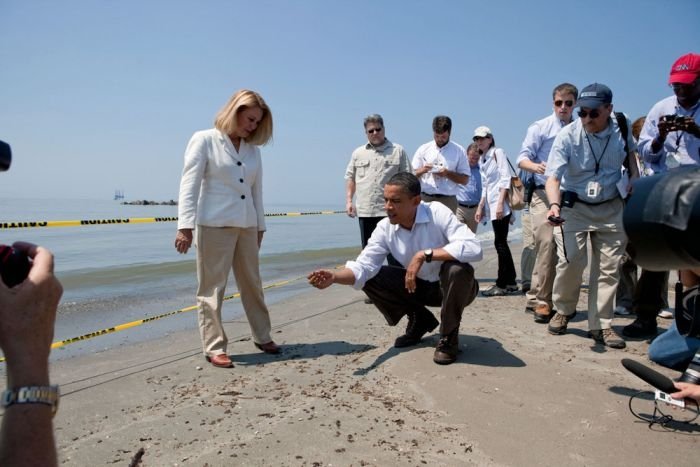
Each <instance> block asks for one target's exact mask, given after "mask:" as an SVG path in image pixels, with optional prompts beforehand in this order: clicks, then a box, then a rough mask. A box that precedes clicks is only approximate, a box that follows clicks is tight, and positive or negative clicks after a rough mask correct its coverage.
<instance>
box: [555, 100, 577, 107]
mask: <svg viewBox="0 0 700 467" xmlns="http://www.w3.org/2000/svg"><path fill="white" fill-rule="evenodd" d="M563 104H566V106H567V107H573V106H574V101H561V100H560V101H554V107H561V106H562V105H563Z"/></svg>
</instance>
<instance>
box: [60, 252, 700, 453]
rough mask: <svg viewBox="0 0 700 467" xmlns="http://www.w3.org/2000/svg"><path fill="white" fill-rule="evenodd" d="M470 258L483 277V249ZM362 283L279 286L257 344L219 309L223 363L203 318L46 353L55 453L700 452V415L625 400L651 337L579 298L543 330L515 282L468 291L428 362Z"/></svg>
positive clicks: (636, 384)
mask: <svg viewBox="0 0 700 467" xmlns="http://www.w3.org/2000/svg"><path fill="white" fill-rule="evenodd" d="M513 254H514V257H515V258H516V259H517V258H519V250H517V249H514V251H513ZM476 267H477V277H478V278H479V279H480V284H481V287H482V288H486V287H487V286H489V285H491V283H492V282H491V281H492V280H493V278H494V277H495V270H496V260H495V255H494V254H493V252H492V251H489V252H488V253H487V257H486V258H485V260H484V261H482V262H481V263H478V264H477V265H476ZM363 299H364V295H363V294H362V293H361V292H357V291H354V290H352V289H351V288H349V287H345V286H333V287H331V288H330V289H328V290H325V291H318V290H316V289H313V288H311V287H309V289H308V291H307V292H304V293H302V294H299V295H296V296H293V297H291V298H287V299H285V300H282V301H280V302H276V303H273V304H272V305H271V306H270V309H271V313H272V315H273V325H274V327H275V329H274V331H273V337H274V339H275V341H276V342H278V343H279V344H282V345H283V349H284V351H283V353H282V354H281V355H278V356H268V355H264V354H262V353H260V352H258V351H257V349H255V347H254V346H253V344H252V342H251V340H250V338H249V335H250V332H249V329H248V325H247V322H246V321H245V320H243V319H236V320H233V321H228V322H227V323H226V328H227V332H228V334H229V338H230V342H231V343H230V345H229V349H228V350H229V354H230V355H231V358H232V359H233V361H234V364H235V368H233V369H217V368H213V367H212V366H211V365H209V364H207V363H206V362H205V361H204V359H203V357H202V354H201V349H200V342H199V336H198V334H197V332H196V330H186V331H181V332H172V333H170V334H168V335H167V336H165V337H162V338H158V339H154V340H147V341H142V342H137V343H134V344H130V345H122V346H120V347H117V348H115V349H113V350H109V351H102V352H95V353H92V354H89V355H82V356H78V357H74V358H67V359H60V360H58V361H54V363H53V365H52V381H53V382H54V383H56V384H59V385H61V391H62V394H63V395H62V398H61V407H60V409H59V411H58V414H57V416H56V418H55V429H56V436H57V443H58V449H59V458H60V462H61V463H62V464H64V465H80V466H82V465H129V463H130V462H131V460H132V458H133V457H134V456H135V455H137V452H138V451H139V450H140V449H143V456H142V458H141V460H142V464H141V465H144V466H164V465H195V466H204V465H209V466H214V465H216V466H218V465H256V466H258V465H270V466H272V465H275V466H278V465H284V466H304V465H305V466H321V465H335V466H338V465H343V466H347V465H353V466H360V465H376V466H387V465H407V466H408V465H445V466H453V465H509V466H521V465H545V466H548V465H551V466H561V465H574V466H584V465H637V466H656V465H677V466H683V465H688V466H690V465H697V462H694V461H693V460H692V459H693V457H694V453H695V452H696V451H697V448H698V440H699V439H700V438H699V437H700V426H698V425H691V426H685V427H682V426H680V425H677V426H675V427H676V428H678V431H675V432H673V431H670V430H668V429H664V428H661V427H660V426H655V427H653V428H651V429H650V428H649V427H648V425H647V423H645V422H642V421H640V420H638V419H636V418H635V417H634V416H633V415H632V414H631V413H630V411H629V409H628V400H629V397H630V395H631V394H634V393H635V392H637V391H638V390H641V389H650V388H649V386H647V385H646V383H644V382H643V381H641V380H640V379H638V378H637V377H635V376H634V375H632V374H630V373H628V372H627V371H625V370H624V369H623V368H622V366H621V365H620V359H621V358H624V357H628V358H634V359H637V360H639V361H642V362H645V363H648V360H647V358H646V348H647V343H646V342H645V341H630V342H628V347H627V349H625V350H622V351H621V350H608V349H606V348H604V347H602V346H600V345H596V344H595V343H594V342H593V341H592V340H591V339H589V338H587V337H586V326H587V324H586V317H585V313H583V312H579V313H578V314H577V316H576V318H575V319H574V320H573V322H572V323H571V324H570V332H569V333H568V334H566V335H564V336H551V335H549V334H547V332H546V329H545V326H544V325H541V324H536V323H534V322H533V321H532V316H531V315H528V314H525V313H524V312H523V310H524V305H525V298H524V296H522V295H514V296H508V297H497V298H482V297H479V298H477V299H476V300H475V302H474V303H473V304H472V305H470V306H469V307H468V308H467V309H466V310H465V312H464V317H463V321H462V325H461V333H460V349H461V353H460V355H459V359H458V361H457V362H456V363H455V364H452V365H449V366H439V365H436V364H434V363H433V362H432V354H433V349H434V346H435V344H436V343H437V339H438V336H437V335H430V336H427V337H426V338H425V339H424V340H423V342H422V343H421V344H420V345H418V346H416V347H412V348H407V349H394V348H393V347H392V343H393V341H394V339H395V338H396V337H397V336H398V335H400V334H402V332H403V329H404V326H405V323H404V322H403V321H402V322H401V323H399V325H398V326H397V327H393V328H392V327H389V326H387V325H386V323H385V322H384V320H383V318H382V317H381V315H380V314H379V312H378V311H377V310H376V309H375V308H374V307H373V306H372V305H366V304H364V303H363ZM585 299H586V294H585V293H583V294H582V302H581V303H580V304H579V310H584V309H585ZM434 311H436V312H437V309H434ZM191 319H192V320H194V319H195V317H194V315H192V318H191ZM630 321H631V319H628V318H627V319H616V320H615V322H614V325H615V327H616V328H618V330H619V327H621V326H623V325H625V324H628V323H629V322H630ZM667 323H668V322H667V321H663V322H662V325H664V326H666V325H667ZM153 325H154V326H157V325H158V324H157V323H154V324H153ZM657 369H659V368H658V367H657ZM659 371H662V372H663V373H665V374H667V375H669V376H676V375H677V374H675V373H674V372H672V371H668V370H665V369H659ZM635 408H636V409H637V410H639V411H640V412H643V413H647V414H648V413H650V412H651V411H652V410H653V406H652V402H651V401H649V400H637V402H635ZM679 416H680V414H679Z"/></svg>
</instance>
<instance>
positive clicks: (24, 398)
mask: <svg viewBox="0 0 700 467" xmlns="http://www.w3.org/2000/svg"><path fill="white" fill-rule="evenodd" d="M59 398H60V394H59V390H58V386H22V387H19V388H15V389H6V390H5V391H4V392H3V393H2V406H3V408H8V407H9V406H11V405H14V404H45V405H49V406H51V411H52V413H53V414H54V415H55V414H56V410H58V400H59Z"/></svg>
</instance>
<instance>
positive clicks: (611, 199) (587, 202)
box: [576, 196, 620, 206]
mask: <svg viewBox="0 0 700 467" xmlns="http://www.w3.org/2000/svg"><path fill="white" fill-rule="evenodd" d="M616 199H620V197H619V196H616V197H614V198H610V199H606V200H605V201H600V202H598V203H591V202H589V201H584V200H582V199H581V198H579V199H577V200H576V202H578V203H583V204H587V205H589V206H598V205H601V204H605V203H609V202H610V201H615V200H616Z"/></svg>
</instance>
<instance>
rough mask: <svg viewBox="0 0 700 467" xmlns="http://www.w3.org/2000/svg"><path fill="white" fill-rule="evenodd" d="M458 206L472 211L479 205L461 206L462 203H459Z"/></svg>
mask: <svg viewBox="0 0 700 467" xmlns="http://www.w3.org/2000/svg"><path fill="white" fill-rule="evenodd" d="M459 205H460V206H462V207H463V208H467V209H474V208H475V207H477V206H478V205H479V203H477V204H462V203H459Z"/></svg>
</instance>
